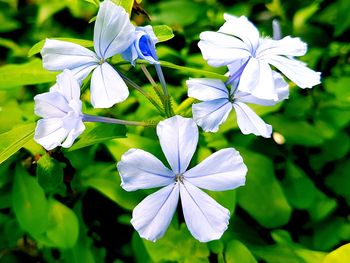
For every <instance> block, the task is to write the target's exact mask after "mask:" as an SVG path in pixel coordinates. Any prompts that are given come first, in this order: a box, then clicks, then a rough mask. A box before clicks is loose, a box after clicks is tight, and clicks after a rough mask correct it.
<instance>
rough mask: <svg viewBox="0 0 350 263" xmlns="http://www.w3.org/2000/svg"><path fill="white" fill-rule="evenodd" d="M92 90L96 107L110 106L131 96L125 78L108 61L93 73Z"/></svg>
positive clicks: (92, 102)
mask: <svg viewBox="0 0 350 263" xmlns="http://www.w3.org/2000/svg"><path fill="white" fill-rule="evenodd" d="M90 90H91V104H92V105H93V106H94V108H110V107H112V106H113V105H114V104H116V103H118V102H122V101H124V100H125V99H126V98H127V97H128V96H129V90H128V87H127V86H126V84H125V82H124V80H123V79H122V78H121V77H120V76H119V74H118V72H117V71H115V70H114V69H113V68H112V67H111V66H110V65H109V64H108V63H107V62H105V63H103V64H102V65H100V66H98V67H97V68H96V69H95V70H94V72H93V73H92V77H91V88H90Z"/></svg>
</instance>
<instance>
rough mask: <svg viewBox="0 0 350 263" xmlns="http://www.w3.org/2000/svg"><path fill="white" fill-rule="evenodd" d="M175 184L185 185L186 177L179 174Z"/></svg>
mask: <svg viewBox="0 0 350 263" xmlns="http://www.w3.org/2000/svg"><path fill="white" fill-rule="evenodd" d="M175 182H177V183H178V182H180V183H182V184H183V183H184V176H183V174H177V175H175Z"/></svg>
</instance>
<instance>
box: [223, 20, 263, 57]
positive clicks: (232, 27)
mask: <svg viewBox="0 0 350 263" xmlns="http://www.w3.org/2000/svg"><path fill="white" fill-rule="evenodd" d="M224 19H225V20H226V22H225V23H224V24H223V26H222V27H220V29H219V31H218V32H221V33H225V34H228V35H233V36H236V37H238V38H240V39H242V40H243V41H244V43H246V44H247V46H249V47H250V50H251V52H252V53H253V52H254V50H256V48H257V47H258V45H259V31H258V30H257V29H256V27H255V26H254V25H253V23H252V22H250V21H249V20H248V19H247V18H246V17H245V16H241V17H236V16H232V15H229V14H224Z"/></svg>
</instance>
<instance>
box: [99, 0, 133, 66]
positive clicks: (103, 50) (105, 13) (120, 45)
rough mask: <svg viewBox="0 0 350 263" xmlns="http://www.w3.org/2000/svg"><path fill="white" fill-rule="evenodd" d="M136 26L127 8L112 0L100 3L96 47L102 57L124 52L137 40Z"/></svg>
mask: <svg viewBox="0 0 350 263" xmlns="http://www.w3.org/2000/svg"><path fill="white" fill-rule="evenodd" d="M134 32H135V27H134V26H133V25H132V24H131V23H130V20H129V15H128V14H127V13H126V12H125V10H124V9H123V8H122V7H121V6H118V5H116V4H114V3H112V2H111V1H110V0H105V1H103V2H102V3H101V4H100V9H99V10H98V13H97V17H96V22H95V28H94V48H95V51H96V53H97V55H98V56H99V57H100V58H103V59H107V58H110V57H112V56H114V55H116V54H120V53H122V52H123V51H124V50H126V49H127V48H128V47H129V46H130V45H131V43H132V42H134V40H135V36H134Z"/></svg>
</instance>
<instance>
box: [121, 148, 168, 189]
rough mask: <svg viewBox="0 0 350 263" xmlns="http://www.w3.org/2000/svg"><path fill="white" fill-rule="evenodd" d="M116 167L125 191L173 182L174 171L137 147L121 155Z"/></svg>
mask: <svg viewBox="0 0 350 263" xmlns="http://www.w3.org/2000/svg"><path fill="white" fill-rule="evenodd" d="M117 168H118V171H119V174H120V177H121V179H122V184H121V187H123V189H125V190H126V191H135V190H138V189H148V188H154V187H160V186H165V185H169V184H171V183H172V182H175V175H174V173H173V172H172V171H171V170H169V169H168V168H166V167H165V166H164V165H163V164H162V162H161V161H159V160H158V159H157V158H156V157H155V156H154V155H152V154H150V153H148V152H145V151H143V150H139V149H130V150H128V151H127V152H126V153H124V154H123V156H122V157H121V161H120V162H119V163H118V164H117Z"/></svg>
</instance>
